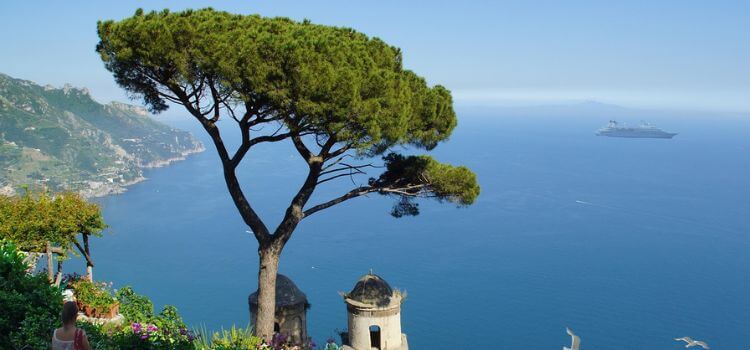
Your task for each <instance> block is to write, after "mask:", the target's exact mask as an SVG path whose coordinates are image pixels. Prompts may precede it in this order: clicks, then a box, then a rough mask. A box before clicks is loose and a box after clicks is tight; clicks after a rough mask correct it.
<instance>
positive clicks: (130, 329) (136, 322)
mask: <svg viewBox="0 0 750 350" xmlns="http://www.w3.org/2000/svg"><path fill="white" fill-rule="evenodd" d="M115 295H116V296H117V300H118V301H119V303H120V310H121V311H122V314H123V316H124V317H125V322H123V323H122V324H119V325H117V324H107V325H102V326H97V325H92V324H88V323H83V322H80V323H79V325H80V326H81V327H82V328H84V329H85V330H86V332H87V333H88V334H89V342H90V343H91V344H92V347H93V348H94V349H103V350H110V349H111V350H114V349H132V350H161V349H165V350H166V349H169V350H188V349H189V350H192V349H194V345H193V341H194V340H195V337H194V336H193V332H192V331H190V330H188V328H187V326H185V323H184V322H183V321H182V318H181V317H180V315H179V314H178V312H177V309H176V308H175V307H174V306H170V305H167V306H165V307H164V309H162V311H161V312H160V313H159V314H158V315H154V313H153V309H154V307H153V303H152V302H151V300H149V299H148V298H147V297H145V296H142V295H138V294H136V293H135V292H134V291H133V289H132V288H131V287H123V288H122V289H120V290H119V291H117V292H116V293H115Z"/></svg>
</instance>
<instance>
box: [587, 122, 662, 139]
mask: <svg viewBox="0 0 750 350" xmlns="http://www.w3.org/2000/svg"><path fill="white" fill-rule="evenodd" d="M596 135H597V136H609V137H630V138H655V139H671V138H673V137H674V136H675V135H677V134H676V133H671V132H666V131H664V130H662V129H659V128H657V127H655V126H653V125H651V124H648V123H641V125H639V126H637V127H628V126H625V125H624V124H622V125H621V124H619V123H617V122H616V121H614V120H610V121H609V124H608V125H607V126H605V127H603V128H601V129H599V130H597V131H596Z"/></svg>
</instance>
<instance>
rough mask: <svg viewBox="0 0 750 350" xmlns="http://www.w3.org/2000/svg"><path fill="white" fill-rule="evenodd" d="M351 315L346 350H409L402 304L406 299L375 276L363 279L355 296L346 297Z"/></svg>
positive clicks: (356, 286) (356, 287)
mask: <svg viewBox="0 0 750 350" xmlns="http://www.w3.org/2000/svg"><path fill="white" fill-rule="evenodd" d="M342 296H343V297H344V302H345V303H346V310H347V314H348V326H349V329H348V332H347V333H345V334H343V335H342V338H344V339H343V340H344V349H345V350H372V349H379V350H408V349H409V345H408V343H407V341H406V334H403V333H401V303H402V302H403V300H404V297H405V295H403V294H402V293H401V292H400V291H398V290H394V289H393V288H391V286H390V285H388V282H386V281H385V280H383V279H382V278H381V277H380V276H378V275H375V274H373V273H372V272H370V273H368V274H366V275H364V276H362V278H360V279H359V281H357V284H356V285H355V286H354V289H352V291H351V292H349V293H346V294H342Z"/></svg>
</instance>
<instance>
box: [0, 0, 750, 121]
mask: <svg viewBox="0 0 750 350" xmlns="http://www.w3.org/2000/svg"><path fill="white" fill-rule="evenodd" d="M208 6H211V7H213V8H215V9H219V10H226V11H230V12H233V13H242V14H250V13H258V14H261V15H264V16H284V17H289V18H292V19H296V20H302V19H305V18H307V19H310V20H311V21H313V22H315V23H319V24H326V25H335V26H346V27H351V28H354V29H356V30H358V31H361V32H364V33H366V34H368V35H370V36H375V37H379V38H381V39H383V40H385V41H386V42H388V43H389V44H392V45H395V46H398V47H400V48H401V49H402V51H403V53H404V65H405V67H406V68H408V69H411V70H414V71H415V72H417V73H418V74H420V75H422V76H424V77H425V78H426V79H427V80H428V82H430V83H431V84H441V85H443V86H446V87H447V88H448V89H450V90H451V91H452V92H453V94H454V97H455V100H456V104H457V105H488V106H493V105H519V104H521V105H535V104H549V103H560V102H575V101H591V100H594V101H599V102H605V103H613V104H619V105H623V106H632V107H659V108H669V109H678V110H705V111H729V112H750V1H747V0H741V1H740V0H737V1H721V0H715V1H706V0H700V1H695V0H650V1H640V0H630V1H617V2H615V1H579V0H565V1H562V0H557V1H552V0H550V1H534V0H528V1H470V0H464V1H440V0H432V1H390V0H379V1H354V0H348V1H325V0H321V1H283V0H282V1H239V0H237V1H198V0H188V1H185V0H182V1H166V0H158V1H116V2H115V1H77V0H68V1H33V0H27V1H0V43H2V44H1V45H0V72H2V73H5V74H8V75H11V76H13V77H16V78H23V79H28V80H32V81H35V82H37V83H40V84H51V85H54V86H62V85H63V84H65V83H70V84H72V85H75V86H79V87H88V88H89V89H90V90H91V92H92V95H93V96H94V97H95V98H96V99H97V100H99V101H100V102H109V101H112V100H118V101H123V102H127V101H128V98H127V96H126V95H125V94H124V92H123V91H122V89H120V88H119V87H117V86H116V84H115V83H114V80H113V78H112V76H111V74H110V73H109V72H107V71H106V70H105V69H104V67H103V64H102V62H101V60H100V59H99V57H98V56H97V54H96V53H95V52H94V46H95V45H96V43H97V41H98V39H97V35H96V22H97V20H100V19H122V18H125V17H128V16H131V15H132V14H133V13H134V11H135V9H137V8H139V7H141V8H144V9H146V10H152V9H156V10H160V9H163V8H169V9H170V10H173V11H176V10H180V9H184V8H202V7H208Z"/></svg>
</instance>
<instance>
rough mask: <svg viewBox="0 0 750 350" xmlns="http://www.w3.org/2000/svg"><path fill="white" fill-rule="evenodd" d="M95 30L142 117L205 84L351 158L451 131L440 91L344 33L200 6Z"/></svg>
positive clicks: (381, 50)
mask: <svg viewBox="0 0 750 350" xmlns="http://www.w3.org/2000/svg"><path fill="white" fill-rule="evenodd" d="M98 33H99V38H100V42H99V44H98V45H97V51H98V52H99V54H100V55H101V58H102V60H103V61H104V63H105V66H106V68H107V69H108V70H110V71H111V72H112V73H113V74H114V76H115V79H116V81H117V83H118V84H120V85H121V86H122V87H124V88H125V89H126V90H128V91H129V92H130V93H132V94H134V95H136V96H139V97H141V98H143V100H144V102H145V103H146V105H148V106H149V108H150V109H151V110H152V111H162V110H165V109H167V104H166V100H167V99H170V98H169V97H167V96H165V95H169V96H176V93H175V92H174V89H179V86H181V85H182V84H186V83H188V84H189V83H194V84H196V85H198V84H202V82H203V81H204V79H207V80H210V82H211V83H212V84H213V85H214V86H215V87H216V89H217V90H218V92H220V93H221V94H222V95H224V94H227V95H231V96H233V97H234V98H235V99H237V100H239V101H242V102H248V103H251V104H255V105H256V106H257V107H258V109H259V110H268V111H272V112H273V113H274V114H282V115H290V116H294V118H292V119H294V120H292V119H284V120H283V122H284V123H285V124H286V126H287V127H288V128H289V129H295V128H303V129H304V130H303V131H307V132H311V133H314V134H316V135H321V136H326V137H328V136H334V135H335V137H336V139H337V140H338V141H341V142H347V143H350V144H351V145H352V146H353V147H354V148H356V149H358V150H360V151H361V152H375V153H378V152H382V151H383V150H385V149H386V148H387V147H389V146H392V145H396V144H412V145H416V146H420V147H424V148H432V147H435V146H436V145H437V143H438V142H439V141H442V140H444V139H445V138H447V137H448V135H449V134H450V132H451V131H452V130H453V128H454V127H455V126H456V117H455V113H454V111H453V107H452V100H451V95H450V92H449V91H448V90H446V89H445V88H443V87H441V86H436V87H433V88H430V87H428V86H427V85H426V83H425V81H424V79H422V78H421V77H419V76H417V75H416V74H414V73H413V72H411V71H408V70H405V69H403V67H402V57H401V51H400V50H399V49H398V48H395V47H393V46H390V45H388V44H386V43H385V42H383V41H382V40H380V39H377V38H369V37H367V36H366V35H364V34H362V33H358V32H356V31H354V30H352V29H349V28H339V27H330V26H323V25H315V24H312V23H310V22H308V21H305V22H302V23H300V22H295V21H292V20H289V19H287V18H265V17H260V16H256V15H251V16H243V15H232V14H229V13H226V12H219V11H214V10H212V9H203V10H196V11H193V10H187V11H184V12H170V11H166V10H165V11H162V12H149V13H146V14H144V13H143V12H142V11H141V12H138V13H136V15H134V16H133V17H130V18H127V19H124V20H122V21H118V22H115V21H103V22H99V23H98ZM176 97H178V98H179V96H176Z"/></svg>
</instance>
